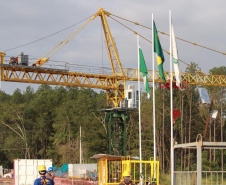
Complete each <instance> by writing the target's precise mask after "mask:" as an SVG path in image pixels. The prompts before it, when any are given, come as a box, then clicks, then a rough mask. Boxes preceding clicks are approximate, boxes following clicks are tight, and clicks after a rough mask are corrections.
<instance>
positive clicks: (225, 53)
mask: <svg viewBox="0 0 226 185" xmlns="http://www.w3.org/2000/svg"><path fill="white" fill-rule="evenodd" d="M111 15H112V16H114V17H117V18H119V19H122V20H124V21H128V22H130V23H133V24H135V25H138V26H141V27H144V28H147V29H150V30H152V28H150V27H147V26H144V25H142V24H139V23H137V22H134V21H130V20H128V19H125V18H122V17H119V16H117V15H114V14H111ZM158 32H159V33H161V34H162V35H167V36H170V35H169V34H168V33H165V32H161V31H158ZM175 38H176V39H178V40H181V41H184V42H187V43H189V44H192V45H194V46H199V47H201V48H205V49H207V50H210V51H214V52H216V53H220V54H222V55H226V52H221V51H218V50H215V49H212V48H209V47H206V46H202V45H200V44H197V43H195V42H191V41H188V40H185V39H181V38H179V37H175Z"/></svg>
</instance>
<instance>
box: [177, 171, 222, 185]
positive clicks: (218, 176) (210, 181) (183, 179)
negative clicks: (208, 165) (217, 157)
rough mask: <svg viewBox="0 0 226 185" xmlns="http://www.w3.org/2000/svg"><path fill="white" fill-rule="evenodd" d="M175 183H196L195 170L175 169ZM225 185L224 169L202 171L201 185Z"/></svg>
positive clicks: (184, 184)
mask: <svg viewBox="0 0 226 185" xmlns="http://www.w3.org/2000/svg"><path fill="white" fill-rule="evenodd" d="M174 175H175V184H176V185H197V172H196V171H175V172H174ZM218 184H219V185H226V171H202V184H201V185H218Z"/></svg>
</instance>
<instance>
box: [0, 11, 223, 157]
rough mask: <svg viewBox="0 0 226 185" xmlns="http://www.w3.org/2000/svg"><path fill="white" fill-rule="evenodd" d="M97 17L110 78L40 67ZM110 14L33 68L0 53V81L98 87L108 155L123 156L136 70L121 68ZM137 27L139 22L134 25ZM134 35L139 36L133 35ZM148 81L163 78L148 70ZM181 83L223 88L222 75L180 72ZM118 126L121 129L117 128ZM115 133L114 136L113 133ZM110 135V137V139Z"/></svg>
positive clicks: (62, 44) (103, 15)
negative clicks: (103, 97)
mask: <svg viewBox="0 0 226 185" xmlns="http://www.w3.org/2000/svg"><path fill="white" fill-rule="evenodd" d="M98 16H99V17H100V19H101V23H102V27H103V31H104V36H105V40H106V45H107V50H108V55H109V59H110V63H111V68H112V75H105V74H88V73H79V72H70V71H66V70H57V69H50V68H43V67H42V66H43V65H44V64H45V63H47V62H48V61H49V59H50V58H51V57H52V56H53V55H54V54H55V53H56V52H58V51H59V50H60V49H61V48H62V47H63V46H64V45H66V44H67V43H68V42H69V41H70V40H71V39H72V38H73V37H74V36H75V35H77V34H78V33H79V32H80V31H81V30H82V29H83V28H84V27H85V26H86V25H87V24H88V23H89V22H90V21H92V20H93V19H95V18H96V17H98ZM110 16H111V13H109V12H107V11H105V10H103V9H102V8H100V9H99V11H98V12H97V13H96V14H95V15H93V17H92V18H91V19H89V20H88V21H87V22H85V23H84V24H83V25H82V26H81V27H79V28H78V29H77V30H76V31H74V32H73V33H72V34H71V35H69V36H68V37H67V38H66V39H64V40H63V41H62V42H60V43H59V44H58V45H57V46H56V47H54V48H53V49H52V50H50V51H49V52H48V53H47V54H46V55H44V56H43V57H42V58H40V59H38V60H37V61H36V62H35V63H34V64H33V65H32V66H23V65H9V64H5V63H4V56H5V53H3V52H0V59H1V80H2V81H11V82H23V83H36V84H48V85H63V86H76V87H87V88H97V89H103V90H106V94H107V107H108V108H113V109H108V110H106V112H107V115H106V120H107V121H108V122H107V124H108V128H109V130H108V133H109V137H108V144H109V147H108V148H109V154H118V155H119V154H120V155H126V135H125V132H126V129H125V123H126V118H127V114H126V112H127V111H128V110H126V109H124V110H123V111H122V109H121V105H123V104H124V102H125V85H126V81H138V70H137V69H131V68H127V69H125V70H124V69H123V68H122V64H121V61H120V58H119V55H118V52H117V48H116V46H115V43H114V40H113V37H112V34H111V31H110V28H109V26H108V22H107V19H106V17H110ZM136 24H137V25H139V24H138V23H136ZM134 34H138V33H137V32H134ZM164 75H165V77H166V79H170V73H169V72H167V71H164ZM147 77H148V81H149V82H152V80H153V79H155V82H157V83H163V80H162V78H161V77H160V75H159V72H158V71H154V76H153V73H152V71H148V75H147ZM181 79H182V80H181V83H182V84H186V85H187V84H192V85H211V86H224V87H225V86H226V76H225V75H212V74H210V75H206V74H204V73H194V74H192V73H181ZM119 125H120V126H119ZM114 128H117V129H114ZM112 129H114V131H115V134H116V135H118V136H120V140H121V141H120V142H121V143H122V146H121V148H118V146H116V145H114V144H112V143H114V141H113V140H112V139H113V138H115V137H116V135H115V136H113V135H112V134H111V133H112V131H113V130H112ZM116 131H117V133H116ZM110 135H111V136H110Z"/></svg>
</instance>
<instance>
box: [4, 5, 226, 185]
mask: <svg viewBox="0 0 226 185" xmlns="http://www.w3.org/2000/svg"><path fill="white" fill-rule="evenodd" d="M96 19H100V23H101V29H102V34H103V38H104V39H105V40H104V41H103V43H104V44H105V47H106V50H107V54H108V57H109V59H108V62H109V64H110V66H111V67H109V68H107V67H103V66H102V67H97V66H95V67H90V68H89V69H88V71H85V70H87V68H86V67H85V65H84V66H83V64H80V65H75V64H70V63H68V62H63V61H60V62H59V61H57V62H56V61H54V60H53V56H55V55H56V54H58V53H60V52H61V51H62V49H63V48H66V47H68V46H69V45H70V42H72V41H73V39H74V37H78V35H79V34H80V32H82V31H83V30H84V29H85V28H86V27H88V26H89V24H91V23H92V22H94V21H95V20H96ZM109 20H111V21H114V23H115V24H116V23H117V24H120V25H121V26H122V27H123V29H127V30H129V31H130V32H131V34H134V38H135V40H136V38H139V39H140V40H143V41H142V42H146V43H147V44H150V47H152V46H153V53H155V55H153V58H152V60H153V61H154V62H155V63H156V65H158V67H159V60H158V57H160V55H161V54H158V53H157V51H156V50H154V48H155V46H154V44H155V43H154V42H156V40H154V36H153V38H152V39H151V37H149V38H147V37H145V36H143V35H142V33H140V32H137V31H136V29H132V28H130V27H129V26H128V24H131V25H133V26H135V27H139V29H140V30H148V31H149V32H150V33H153V34H155V33H154V31H155V30H156V38H158V39H159V35H163V36H164V37H167V38H168V37H170V41H171V37H172V35H171V30H172V29H170V33H169V34H168V33H165V32H162V31H157V29H155V28H154V24H155V23H154V21H153V23H154V24H152V26H146V25H142V24H140V23H138V22H135V21H132V20H129V19H127V18H123V17H120V16H118V15H114V14H112V13H111V12H108V11H106V10H105V9H103V8H99V9H98V11H97V12H96V13H95V14H94V15H92V16H91V18H89V19H88V20H87V21H86V22H85V21H83V22H84V23H83V24H82V25H81V26H79V27H78V28H77V29H76V30H75V31H73V32H72V33H71V34H69V35H68V36H67V35H65V37H66V38H65V39H64V40H62V41H61V42H60V43H59V44H57V45H56V46H54V45H53V46H52V49H51V50H49V51H46V54H44V55H43V56H42V57H41V58H38V59H35V61H34V58H32V57H30V56H29V53H27V52H26V51H23V52H21V53H19V54H18V55H17V56H9V55H8V54H7V51H5V52H3V51H1V52H0V65H1V82H2V85H4V84H3V83H4V82H14V83H26V84H39V85H40V87H39V89H38V90H37V91H36V92H34V91H33V90H31V89H30V88H27V90H26V92H24V93H20V92H18V91H15V92H14V94H13V95H12V96H8V95H6V94H5V93H4V92H1V93H2V94H0V100H1V103H2V105H1V106H2V110H4V111H5V112H4V111H3V112H4V113H3V114H2V115H1V116H0V120H1V127H0V129H2V134H1V138H2V140H4V141H3V143H2V145H1V146H2V148H1V151H4V152H7V153H8V152H11V153H14V154H15V155H13V154H11V155H10V158H9V159H10V160H11V161H10V162H11V164H12V165H13V169H10V170H4V166H3V165H5V166H6V164H9V163H6V162H5V163H4V164H0V167H1V168H0V176H1V177H2V178H1V180H0V184H15V185H31V184H33V183H34V180H35V179H36V178H38V177H39V172H38V167H39V166H40V165H45V166H46V168H48V167H53V172H54V174H55V179H54V184H55V185H81V184H83V185H119V184H120V183H121V182H122V181H123V177H124V175H123V173H124V172H125V171H128V172H129V173H130V177H131V180H132V182H133V183H134V184H136V185H138V184H139V185H140V184H142V185H143V184H145V185H152V184H156V185H160V184H161V185H164V182H168V183H171V184H174V185H175V184H180V185H185V184H192V185H202V184H205V185H207V184H211V185H212V184H222V185H223V184H226V171H225V170H224V169H225V168H226V167H225V166H226V162H225V156H226V153H225V149H226V142H225V139H226V138H225V131H224V130H225V129H224V127H225V121H226V119H225V118H226V67H225V66H222V67H219V68H213V69H212V71H211V70H210V71H211V73H210V74H205V73H204V72H202V71H201V69H200V68H199V67H198V65H197V64H196V63H192V62H191V63H190V62H186V61H183V60H182V59H180V58H178V59H177V60H178V61H177V62H178V63H179V64H180V65H186V66H187V68H186V71H185V72H180V71H179V70H178V71H179V73H178V71H175V70H174V71H173V70H172V64H171V69H170V70H162V71H161V69H160V68H158V70H148V69H147V68H146V66H145V69H146V71H142V67H141V64H140V63H139V64H138V68H125V67H124V66H125V65H123V62H121V59H120V55H119V51H118V48H117V46H116V44H117V43H116V42H115V39H114V33H113V31H111V28H110V26H109ZM150 22H151V21H150ZM87 29H88V28H87ZM175 38H176V39H175V40H176V41H181V42H185V43H186V44H191V45H193V46H194V47H201V48H202V49H203V48H204V49H206V50H208V51H209V52H216V53H218V54H221V55H226V53H224V52H221V51H217V50H214V49H211V48H208V47H205V46H202V45H199V44H196V43H194V42H191V41H188V40H185V39H181V38H178V37H175ZM160 40H161V39H160ZM158 42H159V41H158ZM138 45H139V43H138ZM64 46H65V47H64ZM170 46H171V45H170ZM139 49H140V48H139V47H138V54H137V55H138V61H139V62H140V61H141V60H142V59H141V58H142V57H141V54H142V56H143V53H142V51H141V49H140V50H139ZM162 52H163V53H164V55H165V59H166V58H170V61H171V62H172V61H174V64H177V63H175V58H174V55H173V52H174V50H173V49H172V48H171V47H170V50H169V51H168V50H165V49H164V48H163V49H162ZM150 53H151V52H150ZM156 55H157V56H156ZM144 57H145V53H144ZM156 57H157V59H156ZM163 59H164V57H163ZM167 60H168V59H167ZM154 62H153V65H154ZM163 62H164V60H162V65H163V66H164V64H163ZM165 62H166V61H165ZM172 63H173V62H172ZM144 64H145V62H144ZM146 64H147V60H146ZM94 68H95V69H94ZM97 68H98V70H97ZM156 68H157V67H156ZM152 69H155V68H154V67H153V68H152ZM164 69H165V68H164ZM174 69H175V65H174ZM177 77H179V79H180V81H179V85H178V79H177ZM145 80H147V81H145ZM140 82H141V83H142V88H141V87H140ZM143 84H144V86H145V84H148V89H145V88H144V87H143ZM51 87H54V88H51ZM87 89H88V90H87ZM93 89H95V90H97V92H96V91H93ZM16 93H17V94H16ZM148 95H150V98H149V96H148ZM43 97H45V98H43ZM9 102H10V103H9ZM75 102H77V103H75ZM155 102H156V104H154V103H155ZM173 103H174V104H173ZM9 104H10V105H9ZM8 105H9V106H8ZM11 105H12V107H11ZM58 105H60V106H58ZM84 107H85V108H84ZM141 118H142V119H141ZM75 123H76V124H75ZM34 125H36V126H34ZM91 129H92V131H90V130H91ZM9 132H10V133H11V134H9ZM36 132H37V134H36ZM9 135H10V136H9ZM16 137H18V138H16ZM14 139H15V141H13V140H14ZM18 140H21V141H18ZM12 141H13V142H12ZM49 143H52V144H51V146H50V145H48V144H49ZM15 156H19V157H16V158H15ZM21 156H24V157H23V158H21ZM50 157H52V158H50ZM1 158H2V159H3V158H4V159H5V161H6V159H7V160H8V158H6V155H5V154H2V156H1ZM2 166H3V167H2ZM31 169H32V170H31ZM166 174H168V175H166ZM164 176H166V177H168V178H169V179H170V180H168V181H167V180H165V179H164V178H163V177H164ZM165 184H167V183H165Z"/></svg>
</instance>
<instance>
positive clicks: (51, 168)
mask: <svg viewBox="0 0 226 185" xmlns="http://www.w3.org/2000/svg"><path fill="white" fill-rule="evenodd" d="M54 177H55V175H54V173H53V167H49V168H48V171H47V173H46V178H48V179H51V180H52V181H54Z"/></svg>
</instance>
